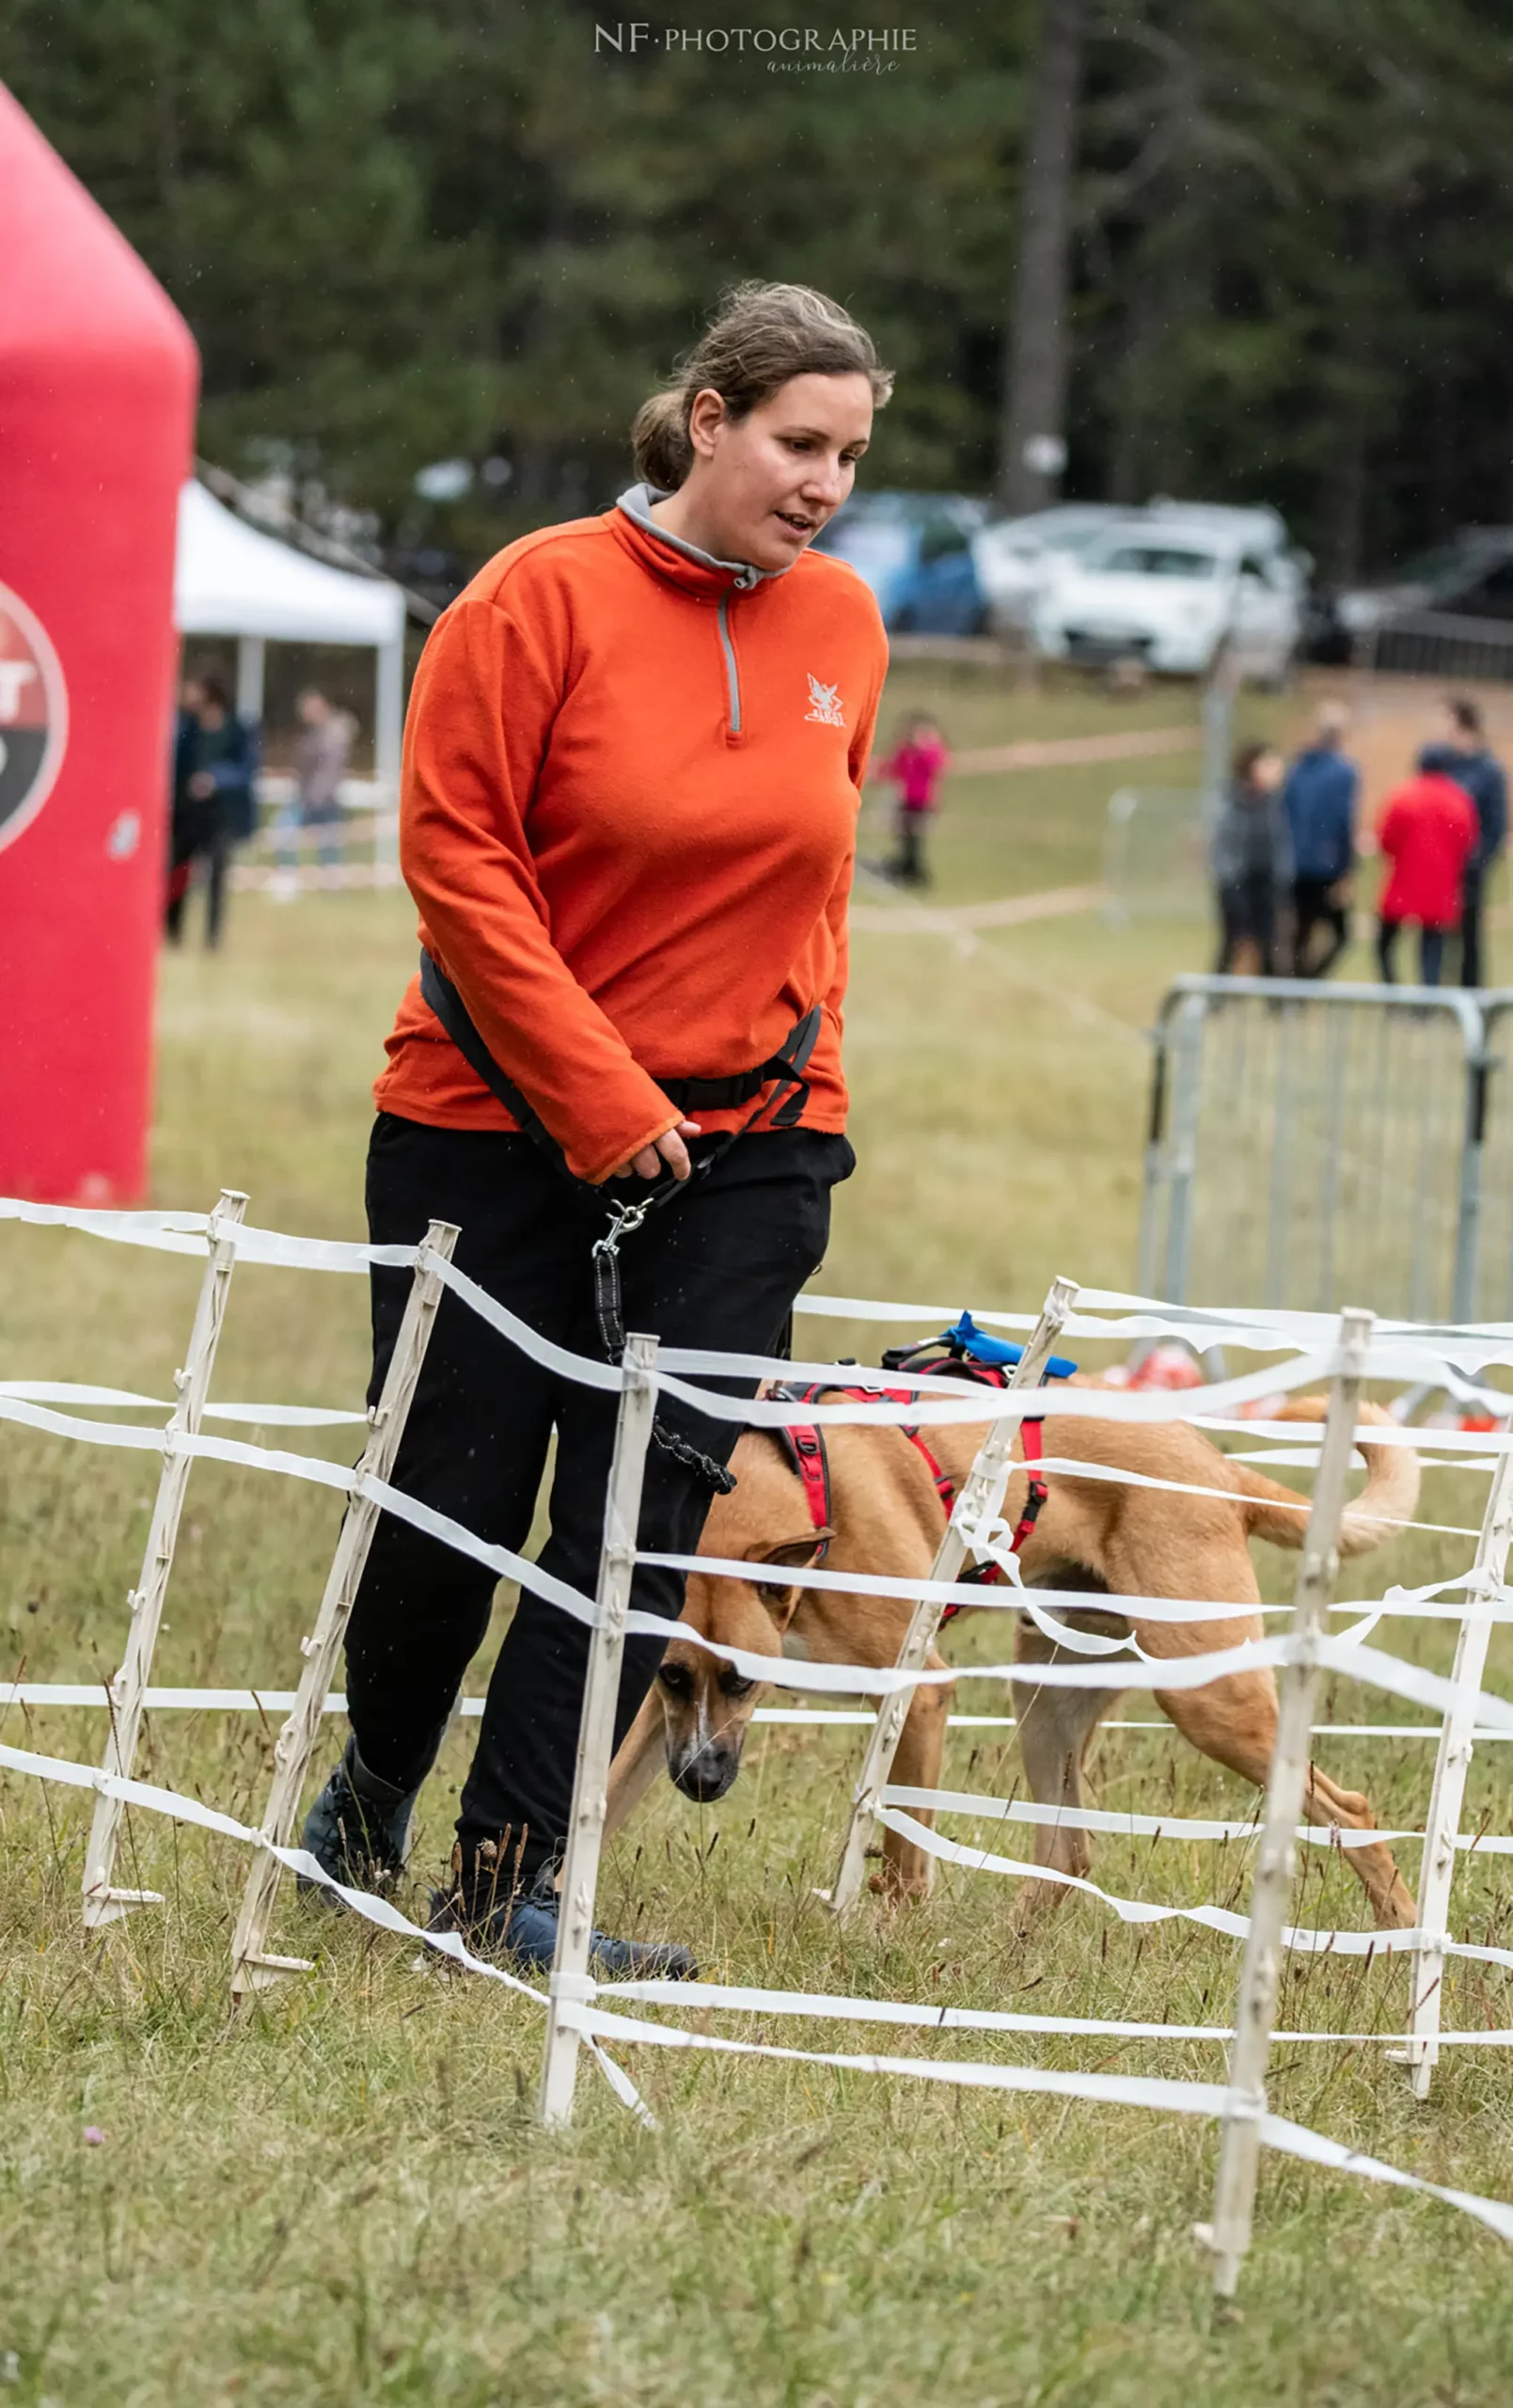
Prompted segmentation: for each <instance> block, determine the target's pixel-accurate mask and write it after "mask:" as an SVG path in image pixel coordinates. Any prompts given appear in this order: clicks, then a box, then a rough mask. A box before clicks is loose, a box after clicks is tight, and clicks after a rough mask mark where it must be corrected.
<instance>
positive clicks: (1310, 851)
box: [1282, 703, 1361, 978]
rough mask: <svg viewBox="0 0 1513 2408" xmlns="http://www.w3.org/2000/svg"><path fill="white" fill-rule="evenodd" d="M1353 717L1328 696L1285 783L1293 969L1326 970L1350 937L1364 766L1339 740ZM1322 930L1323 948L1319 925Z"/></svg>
mask: <svg viewBox="0 0 1513 2408" xmlns="http://www.w3.org/2000/svg"><path fill="white" fill-rule="evenodd" d="M1349 724H1350V714H1349V712H1348V710H1347V709H1346V707H1345V705H1344V704H1343V703H1325V704H1324V705H1322V707H1321V708H1320V710H1319V713H1318V718H1317V721H1316V724H1315V729H1314V738H1313V742H1312V743H1311V744H1306V745H1304V747H1303V749H1302V751H1301V752H1300V753H1299V755H1298V758H1297V759H1296V761H1294V763H1293V765H1292V767H1291V768H1290V769H1289V770H1288V771H1287V778H1286V784H1284V787H1283V789H1282V800H1283V803H1284V807H1285V810H1286V814H1287V828H1288V832H1289V834H1290V836H1291V839H1292V944H1293V965H1292V966H1293V974H1294V976H1295V977H1298V978H1324V977H1327V976H1328V975H1329V973H1330V972H1331V971H1332V969H1333V967H1334V964H1335V963H1336V961H1338V959H1339V958H1340V956H1341V954H1342V953H1343V952H1344V951H1345V948H1346V945H1347V944H1348V942H1349V905H1350V882H1351V873H1352V871H1353V869H1354V866H1355V813H1356V804H1357V801H1358V800H1359V797H1360V792H1361V772H1360V770H1359V769H1358V768H1356V765H1355V763H1354V762H1353V761H1351V760H1348V759H1347V757H1346V755H1345V753H1344V752H1343V751H1342V750H1341V747H1342V746H1343V744H1344V741H1345V736H1346V731H1347V730H1348V727H1349ZM1317 928H1322V929H1323V931H1324V943H1323V945H1322V948H1321V949H1320V948H1317V947H1316V945H1315V943H1314V932H1315V930H1316V929H1317Z"/></svg>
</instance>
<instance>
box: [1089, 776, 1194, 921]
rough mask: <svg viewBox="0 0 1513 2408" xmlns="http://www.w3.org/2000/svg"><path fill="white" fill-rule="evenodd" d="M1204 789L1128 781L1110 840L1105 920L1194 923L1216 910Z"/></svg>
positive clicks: (1112, 813)
mask: <svg viewBox="0 0 1513 2408" xmlns="http://www.w3.org/2000/svg"><path fill="white" fill-rule="evenodd" d="M1208 838H1209V828H1208V820H1207V816H1206V810H1205V799H1204V790H1203V789H1202V787H1199V786H1190V787H1188V788H1186V789H1185V790H1179V789H1177V788H1175V787H1167V786H1121V787H1120V788H1119V789H1118V792H1117V793H1115V794H1111V796H1110V797H1109V819H1108V826H1107V829H1106V831H1105V832H1104V839H1103V892H1104V898H1105V899H1104V906H1103V914H1104V918H1105V919H1106V920H1108V921H1109V922H1110V923H1111V925H1113V926H1116V927H1125V926H1127V925H1128V923H1129V922H1130V921H1131V920H1142V919H1160V920H1176V919H1183V920H1193V919H1202V918H1206V917H1207V916H1208V915H1209V914H1210V913H1211V912H1212V911H1213V894H1212V882H1211V880H1210V879H1209V876H1208Z"/></svg>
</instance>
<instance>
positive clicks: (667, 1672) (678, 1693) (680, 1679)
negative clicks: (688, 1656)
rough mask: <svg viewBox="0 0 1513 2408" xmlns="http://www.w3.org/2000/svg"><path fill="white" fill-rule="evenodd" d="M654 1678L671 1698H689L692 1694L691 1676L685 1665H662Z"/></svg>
mask: <svg viewBox="0 0 1513 2408" xmlns="http://www.w3.org/2000/svg"><path fill="white" fill-rule="evenodd" d="M656 1677H657V1679H658V1680H659V1681H660V1682H661V1684H662V1687H664V1688H665V1689H666V1690H667V1691H668V1692H669V1694H670V1696H672V1697H691V1696H692V1694H693V1674H692V1673H691V1672H690V1671H689V1670H688V1668H687V1666H686V1664H664V1665H663V1666H662V1668H661V1670H660V1671H659V1672H658V1673H657V1676H656Z"/></svg>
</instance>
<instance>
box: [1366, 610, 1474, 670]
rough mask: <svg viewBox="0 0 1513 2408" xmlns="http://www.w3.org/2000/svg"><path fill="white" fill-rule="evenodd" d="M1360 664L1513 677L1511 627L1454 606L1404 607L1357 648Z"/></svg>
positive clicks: (1369, 634)
mask: <svg viewBox="0 0 1513 2408" xmlns="http://www.w3.org/2000/svg"><path fill="white" fill-rule="evenodd" d="M1356 659H1357V666H1358V667H1360V668H1363V669H1370V670H1376V671H1381V672H1384V673H1390V674H1393V675H1407V676H1415V677H1448V678H1462V677H1464V678H1476V677H1485V678H1493V679H1502V680H1507V679H1509V678H1513V625H1510V623H1509V622H1508V621H1507V620H1506V619H1471V618H1462V617H1460V616H1458V614H1457V613H1456V612H1454V611H1450V610H1405V611H1403V612H1401V613H1400V614H1399V616H1398V617H1396V618H1395V619H1389V620H1388V621H1386V623H1385V624H1384V625H1383V626H1379V627H1373V628H1372V629H1371V630H1370V632H1369V633H1368V634H1367V635H1365V636H1364V637H1363V639H1362V640H1361V642H1359V643H1358V644H1357V646H1356Z"/></svg>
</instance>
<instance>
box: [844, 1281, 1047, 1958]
mask: <svg viewBox="0 0 1513 2408" xmlns="http://www.w3.org/2000/svg"><path fill="white" fill-rule="evenodd" d="M1076 1302H1077V1282H1076V1280H1075V1279H1056V1280H1053V1281H1052V1283H1051V1286H1050V1289H1049V1291H1048V1294H1047V1297H1046V1301H1045V1303H1044V1305H1043V1306H1042V1307H1041V1310H1040V1319H1039V1321H1038V1322H1037V1323H1035V1327H1034V1332H1033V1335H1032V1338H1031V1339H1030V1342H1029V1344H1028V1345H1027V1346H1026V1348H1025V1350H1024V1353H1023V1354H1022V1355H1021V1356H1020V1357H1019V1360H1018V1362H1017V1364H1016V1365H1015V1367H1014V1370H1013V1372H1012V1374H1011V1375H1010V1378H1009V1383H1008V1385H1009V1386H1010V1387H1011V1388H1016V1389H1022V1388H1029V1387H1034V1386H1036V1385H1037V1383H1038V1381H1039V1379H1040V1375H1041V1373H1042V1371H1043V1370H1044V1369H1045V1366H1046V1360H1047V1357H1048V1355H1049V1354H1050V1352H1051V1350H1052V1348H1053V1347H1054V1346H1055V1343H1056V1340H1057V1339H1058V1338H1059V1337H1060V1335H1061V1333H1062V1330H1063V1328H1064V1325H1065V1322H1066V1318H1067V1315H1068V1314H1069V1313H1070V1312H1071V1310H1072V1307H1073V1306H1074V1305H1075V1304H1076ZM968 1392H969V1391H968ZM1020 1422H1021V1417H1020V1416H1019V1415H1018V1414H1015V1415H1012V1416H1007V1415H1006V1416H1005V1417H1004V1418H1002V1419H1001V1420H998V1421H995V1422H994V1423H993V1424H992V1426H991V1428H990V1429H989V1431H988V1434H987V1435H986V1437H985V1439H984V1440H983V1443H982V1446H981V1447H980V1448H979V1449H978V1452H977V1460H976V1462H975V1463H974V1464H973V1465H972V1467H971V1471H970V1473H969V1475H968V1478H967V1480H966V1481H965V1483H964V1484H963V1487H962V1491H961V1494H960V1496H959V1497H957V1499H956V1502H955V1505H954V1509H953V1511H952V1515H951V1519H950V1521H949V1522H948V1523H947V1524H946V1528H945V1533H944V1535H943V1537H942V1538H941V1541H940V1545H938V1548H937V1549H936V1557H935V1561H934V1563H933V1564H932V1565H931V1566H930V1577H931V1579H932V1580H954V1579H955V1577H956V1576H957V1574H958V1573H959V1572H960V1570H961V1567H962V1565H963V1563H964V1562H965V1560H966V1557H967V1534H968V1532H969V1530H973V1529H980V1528H981V1527H982V1525H983V1524H984V1523H985V1522H987V1521H991V1520H992V1518H993V1516H994V1514H996V1513H998V1512H999V1510H1000V1508H1001V1505H1002V1503H1003V1493H1004V1490H1005V1489H1006V1488H1007V1486H1008V1484H1009V1479H1010V1475H1011V1474H1012V1472H1013V1470H1014V1463H1013V1451H1014V1442H1015V1440H1016V1438H1017V1436H1018V1434H1019V1429H1020ZM944 1611H945V1608H944V1606H943V1605H942V1603H941V1602H940V1600H939V1599H938V1597H935V1596H931V1595H925V1596H922V1597H921V1598H920V1599H919V1601H918V1603H917V1604H916V1606H915V1608H914V1611H913V1614H912V1615H911V1617H910V1619H909V1626H908V1629H907V1631H906V1634H905V1638H904V1644H903V1645H902V1647H901V1648H900V1649H899V1651H898V1656H897V1659H896V1663H895V1670H897V1671H906V1672H917V1671H919V1670H920V1669H921V1667H922V1665H923V1663H924V1661H925V1658H926V1657H927V1656H928V1655H929V1653H930V1650H931V1648H932V1647H933V1646H934V1645H935V1642H936V1635H937V1633H938V1630H939V1628H940V1617H941V1615H942V1613H943V1612H944ZM911 1703H913V1699H912V1694H911V1692H910V1691H909V1690H908V1689H906V1688H901V1689H895V1690H894V1691H893V1693H892V1694H891V1695H890V1696H889V1697H885V1698H884V1699H883V1700H882V1702H881V1703H880V1704H879V1706H878V1708H877V1719H876V1720H875V1722H874V1724H873V1726H872V1730H871V1732H870V1733H869V1735H868V1738H867V1752H866V1754H865V1755H864V1757H863V1758H862V1763H861V1770H860V1772H859V1775H858V1776H857V1785H856V1788H855V1790H854V1791H853V1793H852V1798H851V1821H850V1823H849V1825H848V1827H847V1830H846V1835H845V1845H844V1846H843V1848H842V1851H841V1862H840V1866H839V1869H838V1870H837V1873H836V1877H835V1881H834V1885H833V1887H832V1888H831V1891H830V1893H829V1905H830V1909H831V1911H832V1912H833V1913H835V1914H844V1913H846V1912H847V1911H848V1909H850V1908H852V1907H854V1906H855V1904H856V1902H857V1900H858V1898H859V1896H860V1894H861V1879H862V1875H863V1873H864V1872H865V1870H866V1862H867V1850H868V1849H869V1847H871V1846H872V1844H873V1841H874V1839H875V1835H876V1830H877V1810H878V1808H879V1806H880V1805H881V1803H882V1796H883V1791H884V1790H885V1789H886V1788H887V1786H888V1778H889V1775H890V1772H891V1771H892V1769H893V1758H894V1756H895V1755H896V1754H897V1752H898V1743H899V1739H900V1737H901V1735H902V1734H903V1729H904V1725H905V1723H906V1720H907V1719H908V1710H909V1706H910V1704H911Z"/></svg>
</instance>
